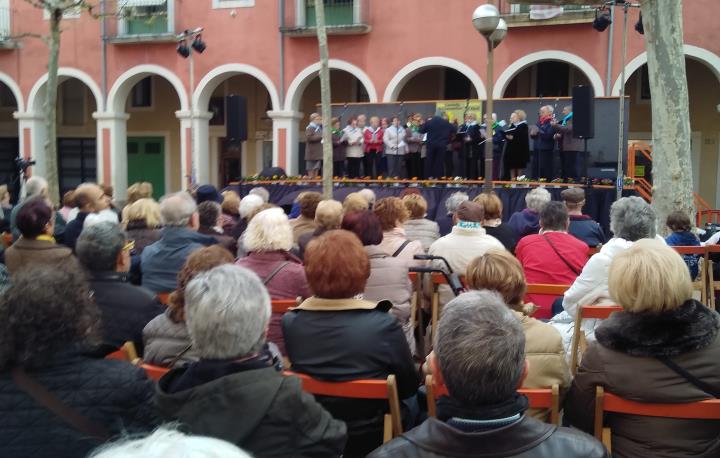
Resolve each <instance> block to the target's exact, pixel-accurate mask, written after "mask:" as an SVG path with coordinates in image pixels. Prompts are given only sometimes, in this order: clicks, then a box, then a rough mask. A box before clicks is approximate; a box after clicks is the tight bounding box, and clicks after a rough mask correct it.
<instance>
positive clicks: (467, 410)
mask: <svg viewBox="0 0 720 458" xmlns="http://www.w3.org/2000/svg"><path fill="white" fill-rule="evenodd" d="M529 406H530V403H529V401H528V398H527V397H526V396H525V395H524V394H520V393H517V392H515V393H513V395H512V396H511V397H510V398H509V399H506V400H505V401H502V402H498V403H495V404H485V405H481V406H468V405H467V404H465V403H462V402H460V401H458V400H456V399H454V398H452V397H449V396H442V397H440V399H438V401H437V418H438V420H440V421H444V422H447V421H448V420H450V419H461V420H475V421H489V420H498V419H506V418H511V417H514V416H517V415H518V414H519V415H520V417H522V415H523V413H524V412H525V411H526V410H527V409H528V407H529Z"/></svg>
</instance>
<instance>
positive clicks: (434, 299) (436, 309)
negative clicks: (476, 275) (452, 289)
mask: <svg viewBox="0 0 720 458" xmlns="http://www.w3.org/2000/svg"><path fill="white" fill-rule="evenodd" d="M430 280H431V282H432V296H431V299H430V342H433V341H434V339H435V335H437V327H438V322H439V321H440V286H441V285H447V284H448V281H447V278H445V275H443V274H441V273H439V272H433V273H432V274H431V275H430ZM460 281H461V282H462V284H463V285H465V286H466V287H467V282H466V281H465V276H464V275H461V276H460Z"/></svg>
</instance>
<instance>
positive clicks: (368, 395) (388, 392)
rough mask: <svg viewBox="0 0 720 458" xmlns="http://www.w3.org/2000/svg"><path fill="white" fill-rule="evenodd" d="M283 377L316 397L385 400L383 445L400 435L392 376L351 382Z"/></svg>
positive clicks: (300, 376)
mask: <svg viewBox="0 0 720 458" xmlns="http://www.w3.org/2000/svg"><path fill="white" fill-rule="evenodd" d="M285 375H287V376H291V375H294V376H296V377H298V378H299V379H300V381H301V382H302V387H303V390H305V391H306V392H308V393H311V394H313V395H316V396H333V397H337V398H351V399H385V400H387V401H388V404H389V407H390V413H389V414H385V418H384V425H383V443H386V442H389V441H390V440H392V438H393V437H396V436H399V435H400V434H402V432H403V429H402V417H401V415H400V397H399V396H398V391H397V381H396V379H395V376H394V375H392V374H391V375H388V377H387V379H386V380H353V381H349V382H325V381H323V380H318V379H315V378H312V377H310V376H309V375H305V374H300V373H297V372H291V371H285Z"/></svg>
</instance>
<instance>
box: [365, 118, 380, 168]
mask: <svg viewBox="0 0 720 458" xmlns="http://www.w3.org/2000/svg"><path fill="white" fill-rule="evenodd" d="M384 134H385V131H384V130H383V128H382V127H380V119H379V118H378V117H377V116H373V117H372V118H370V127H366V128H365V130H364V131H363V140H364V145H365V158H364V160H363V167H364V169H365V170H364V171H363V173H364V175H365V176H369V177H372V178H375V177H376V176H378V175H379V172H380V158H381V157H382V154H383V135H384Z"/></svg>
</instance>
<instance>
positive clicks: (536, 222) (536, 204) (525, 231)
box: [508, 188, 551, 238]
mask: <svg viewBox="0 0 720 458" xmlns="http://www.w3.org/2000/svg"><path fill="white" fill-rule="evenodd" d="M550 200H551V197H550V192H549V191H548V190H547V189H545V188H535V189H533V190H532V191H530V192H528V193H527V194H525V205H526V207H527V208H525V209H523V210H521V211H519V212H515V213H513V214H512V215H510V219H509V220H508V225H509V226H510V227H512V228H513V230H514V231H515V234H517V236H518V238H523V237H525V236H526V235H530V234H537V233H538V232H539V231H540V210H542V209H543V207H544V206H545V205H546V204H547V203H548V202H550Z"/></svg>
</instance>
